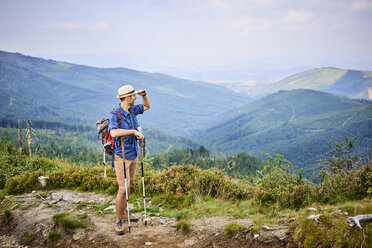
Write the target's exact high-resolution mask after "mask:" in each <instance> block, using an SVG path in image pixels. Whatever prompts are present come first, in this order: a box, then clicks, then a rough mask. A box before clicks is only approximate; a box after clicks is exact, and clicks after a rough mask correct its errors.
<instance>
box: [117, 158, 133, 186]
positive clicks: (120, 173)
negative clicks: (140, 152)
mask: <svg viewBox="0 0 372 248" xmlns="http://www.w3.org/2000/svg"><path fill="white" fill-rule="evenodd" d="M137 164H138V158H135V159H133V160H127V159H126V160H125V168H126V171H127V184H128V187H129V186H130V182H133V181H134V177H135V175H136V169H137ZM114 165H115V172H116V181H117V182H118V184H119V187H124V188H125V182H124V165H123V159H122V158H121V157H119V156H118V155H116V154H115V160H114Z"/></svg>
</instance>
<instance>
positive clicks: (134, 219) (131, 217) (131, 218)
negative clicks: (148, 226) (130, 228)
mask: <svg viewBox="0 0 372 248" xmlns="http://www.w3.org/2000/svg"><path fill="white" fill-rule="evenodd" d="M129 218H130V221H131V222H138V221H139V219H138V218H136V217H134V216H133V215H131V214H129ZM123 220H124V221H128V214H127V213H126V212H125V213H124V215H123Z"/></svg>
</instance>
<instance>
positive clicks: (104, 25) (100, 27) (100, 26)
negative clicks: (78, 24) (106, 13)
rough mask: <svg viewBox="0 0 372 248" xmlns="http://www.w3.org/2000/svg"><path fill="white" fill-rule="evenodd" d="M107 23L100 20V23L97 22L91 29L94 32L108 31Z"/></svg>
mask: <svg viewBox="0 0 372 248" xmlns="http://www.w3.org/2000/svg"><path fill="white" fill-rule="evenodd" d="M109 26H110V25H109V23H108V21H107V20H102V21H100V22H98V23H97V24H96V25H94V26H93V27H92V29H94V30H105V29H108V28H109Z"/></svg>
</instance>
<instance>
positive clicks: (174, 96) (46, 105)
mask: <svg viewBox="0 0 372 248" xmlns="http://www.w3.org/2000/svg"><path fill="white" fill-rule="evenodd" d="M0 73H1V79H0V94H1V98H0V101H1V104H2V106H4V107H3V108H2V110H1V112H0V116H2V117H7V118H22V119H26V118H33V119H45V120H55V121H63V122H78V123H85V124H95V122H96V121H97V120H98V119H100V118H102V117H104V116H108V113H109V112H110V111H111V110H112V109H113V108H114V107H116V106H118V103H119V101H118V99H116V95H117V89H118V88H119V87H120V86H122V85H124V84H132V85H134V86H135V88H136V89H146V90H147V91H148V92H149V96H150V100H151V104H152V109H151V111H149V112H148V113H146V115H143V116H141V117H140V118H141V122H142V124H143V125H144V126H146V127H152V128H156V129H160V130H163V131H164V132H171V133H174V134H182V135H188V134H190V131H191V130H193V129H197V128H199V127H200V126H203V125H204V124H205V123H207V122H208V121H209V120H210V119H211V118H213V117H214V116H216V115H217V114H219V113H221V112H225V111H227V110H229V109H231V108H232V107H239V106H242V105H244V104H245V103H248V102H249V101H250V99H249V97H247V96H246V95H243V94H239V93H236V92H233V91H232V90H230V89H227V88H225V87H223V86H218V85H214V84H210V83H206V82H200V81H199V82H198V81H190V80H183V79H178V78H175V77H172V76H169V75H165V74H158V73H147V72H142V71H136V70H131V69H126V68H107V69H104V68H94V67H89V66H83V65H76V64H71V63H65V62H58V61H53V60H45V59H41V58H35V57H30V56H24V55H22V54H18V53H8V52H0ZM140 101H141V100H139V101H138V102H140Z"/></svg>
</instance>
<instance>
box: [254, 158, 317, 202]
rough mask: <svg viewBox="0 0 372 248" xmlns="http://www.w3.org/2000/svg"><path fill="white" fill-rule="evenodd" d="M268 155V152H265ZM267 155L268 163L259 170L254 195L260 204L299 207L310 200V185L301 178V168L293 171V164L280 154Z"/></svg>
mask: <svg viewBox="0 0 372 248" xmlns="http://www.w3.org/2000/svg"><path fill="white" fill-rule="evenodd" d="M267 155H268V154H267ZM268 156H269V160H268V162H267V163H268V164H267V166H265V168H264V169H263V170H262V171H260V172H259V173H260V175H261V178H260V179H259V180H258V181H257V185H256V188H255V191H254V195H255V197H256V199H257V200H258V202H259V203H260V204H262V205H274V206H279V207H285V208H296V209H298V208H300V207H303V206H307V205H309V204H310V202H311V194H312V186H311V185H310V184H309V183H307V182H305V181H304V180H303V178H302V172H303V170H301V171H300V172H299V173H298V174H297V175H296V174H294V173H293V170H292V169H293V165H292V164H291V163H290V162H289V161H288V160H286V159H284V158H283V156H282V155H280V154H276V158H273V157H271V156H270V155H268Z"/></svg>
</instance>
